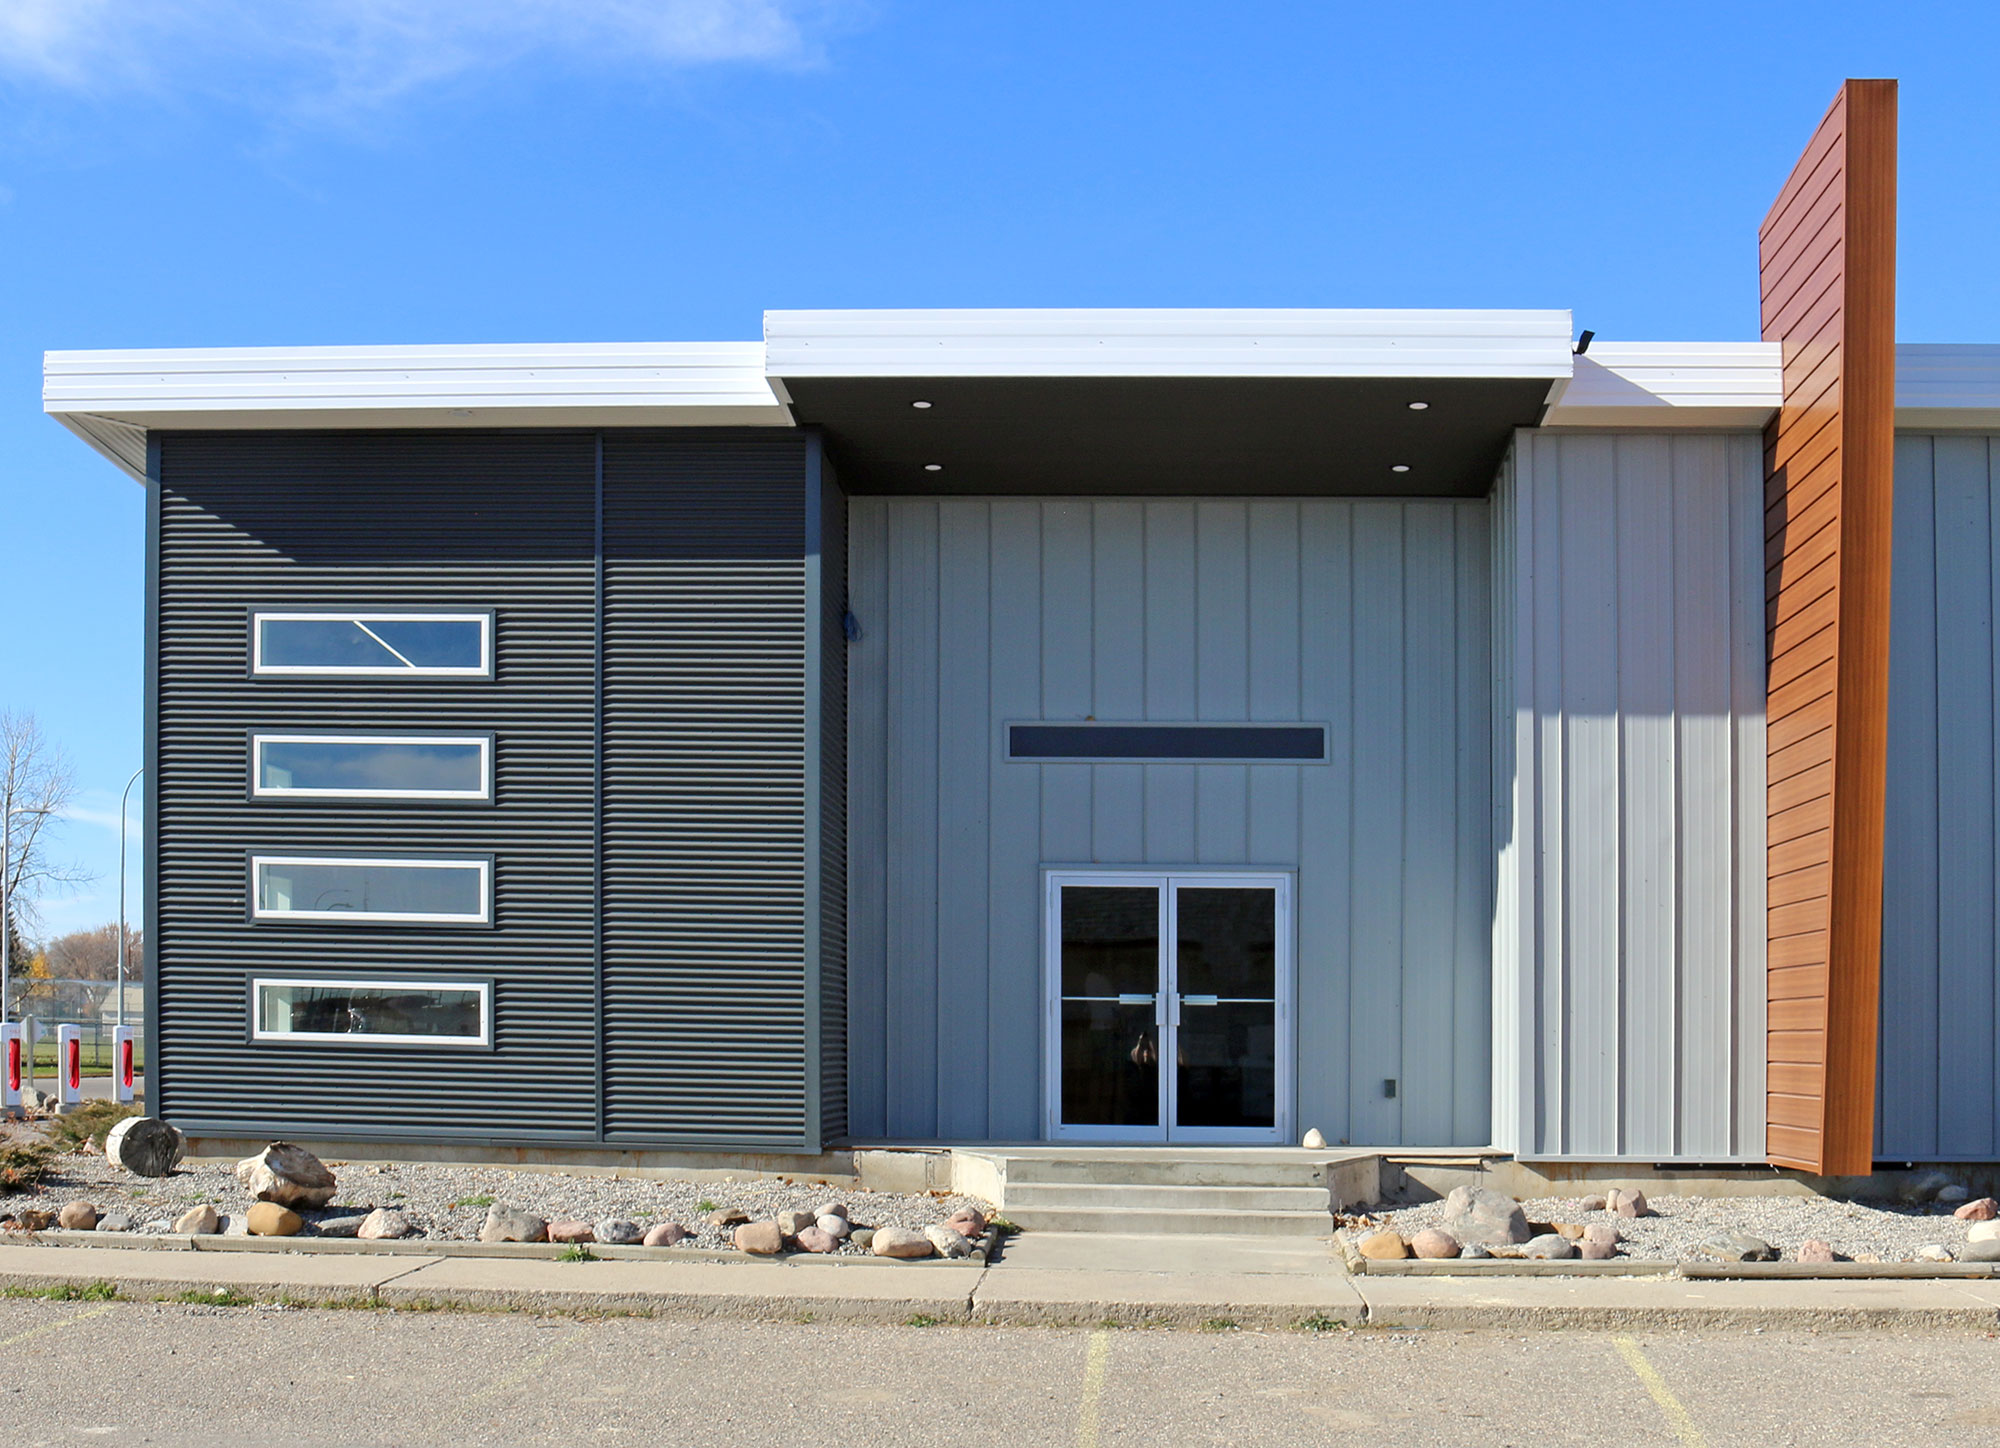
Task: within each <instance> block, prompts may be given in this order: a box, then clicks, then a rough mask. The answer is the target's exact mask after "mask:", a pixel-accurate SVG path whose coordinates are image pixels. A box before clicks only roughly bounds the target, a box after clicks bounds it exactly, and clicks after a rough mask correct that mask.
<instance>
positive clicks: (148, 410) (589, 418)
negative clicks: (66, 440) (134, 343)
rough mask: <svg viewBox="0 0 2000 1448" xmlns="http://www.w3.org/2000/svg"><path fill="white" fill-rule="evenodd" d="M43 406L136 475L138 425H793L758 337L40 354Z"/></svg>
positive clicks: (141, 441)
mask: <svg viewBox="0 0 2000 1448" xmlns="http://www.w3.org/2000/svg"><path fill="white" fill-rule="evenodd" d="M42 410H43V411H44V412H47V413H49V414H50V415H52V416H54V417H55V418H57V419H58V420H59V421H61V422H62V423H63V424H64V425H65V426H66V427H68V428H69V429H70V430H71V431H73V432H75V433H76V434H77V435H78V436H80V437H82V438H83V439H84V440H85V441H86V442H88V443H89V444H90V445H91V446H92V447H94V448H96V449H97V450H98V451H99V452H101V453H103V454H104V455H105V456H106V457H109V458H111V459H112V461H114V462H116V463H117V464H118V465H119V466H120V467H122V468H124V469H125V470H126V471H127V472H130V473H132V474H133V475H134V476H137V477H143V476H144V474H145V433H146V430H147V429H149V428H213V429H222V430H229V429H239V428H240V429H256V428H309V427H338V428H370V427H611V426H617V427H746V426H748V427H757V426H765V427H790V426H791V425H792V416H791V411H790V409H789V408H787V407H786V406H785V405H784V403H783V402H781V401H779V400H778V397H777V396H776V394H775V393H773V392H772V390H771V385H770V383H769V382H767V381H766V380H765V377H764V348H763V345H762V344H761V343H757V342H635V343H581V344H546V345H545V344H530V345H504V346H502V345H488V346H463V347H454V346H430V347H241V348H236V347H230V348H196V349H171V350H146V351H101V352H49V353H47V354H45V356H44V359H43V372H42Z"/></svg>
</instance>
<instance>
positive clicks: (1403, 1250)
mask: <svg viewBox="0 0 2000 1448" xmlns="http://www.w3.org/2000/svg"><path fill="white" fill-rule="evenodd" d="M1354 1250H1355V1251H1357V1252H1359V1253H1360V1254H1361V1255H1362V1256H1364V1257H1366V1258H1367V1259H1368V1260H1369V1261H1371V1262H1401V1261H1402V1260H1403V1259H1404V1258H1406V1257H1408V1256H1409V1255H1410V1244H1409V1243H1408V1242H1406V1241H1404V1240H1403V1234H1402V1233H1401V1232H1391V1231H1388V1230H1386V1229H1384V1230H1383V1231H1380V1232H1370V1233H1369V1234H1368V1235H1367V1236H1365V1237H1363V1238H1362V1239H1361V1240H1360V1241H1359V1242H1356V1243H1355V1244H1354Z"/></svg>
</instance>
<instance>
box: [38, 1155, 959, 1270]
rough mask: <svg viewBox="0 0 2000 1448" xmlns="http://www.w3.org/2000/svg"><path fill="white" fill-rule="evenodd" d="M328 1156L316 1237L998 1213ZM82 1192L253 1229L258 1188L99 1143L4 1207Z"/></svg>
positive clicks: (937, 1201)
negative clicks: (400, 1227) (153, 1175)
mask: <svg viewBox="0 0 2000 1448" xmlns="http://www.w3.org/2000/svg"><path fill="white" fill-rule="evenodd" d="M327 1166H328V1168H329V1169H331V1170H332V1172H333V1174H334V1175H335V1177H336V1178H338V1180H339V1183H340V1190H339V1192H338V1193H337V1194H336V1195H335V1197H334V1199H333V1201H332V1202H331V1203H329V1204H328V1205H327V1207H326V1208H325V1209H324V1210H322V1211H307V1212H301V1213H300V1215H301V1216H303V1217H304V1218H305V1219H306V1224H307V1225H306V1231H305V1233H304V1234H303V1235H306V1236H311V1235H312V1224H313V1223H315V1222H317V1221H319V1220H320V1219H321V1218H324V1217H342V1216H352V1215H355V1214H357V1213H361V1212H367V1211H370V1210H372V1209H373V1208H375V1207H393V1208H395V1209H396V1210H398V1211H400V1212H403V1213H404V1214H406V1215H407V1216H408V1217H409V1218H410V1220H411V1222H412V1223H414V1224H415V1226H416V1227H417V1229H418V1230H419V1231H420V1232H421V1233H422V1234H423V1235H424V1236H425V1237H428V1238H433V1239H439V1240H444V1241H473V1240H476V1239H477V1238H478V1236H479V1227H480V1224H481V1223H483V1222H484V1221H485V1220H486V1209H487V1207H488V1206H490V1205H494V1204H498V1205H500V1206H506V1207H518V1208H519V1209H521V1210H522V1211H526V1212H533V1213H534V1214H535V1215H537V1216H540V1217H546V1218H547V1219H548V1220H550V1221H551V1222H556V1221H570V1220H575V1221H584V1222H598V1221H601V1220H603V1219H604V1218H606V1217H624V1218H627V1219H629V1220H631V1221H634V1222H637V1223H638V1224H639V1225H640V1226H641V1227H642V1228H643V1227H652V1226H657V1225H659V1224H660V1223H663V1222H678V1223H680V1224H681V1225H682V1226H683V1227H686V1228H687V1229H688V1230H689V1231H691V1232H692V1233H693V1234H694V1235H693V1236H691V1237H689V1238H688V1239H687V1240H686V1241H685V1242H684V1243H683V1244H682V1245H684V1246H688V1247H707V1248H716V1249H726V1248H729V1246H730V1241H729V1237H730V1233H731V1231H732V1230H733V1229H732V1228H728V1227H711V1226H709V1225H708V1224H707V1223H706V1222H704V1221H703V1220H702V1218H704V1217H705V1216H707V1215H708V1213H709V1212H710V1211H713V1210H715V1209H716V1208H720V1207H735V1208H738V1209H740V1210H742V1211H744V1212H747V1213H749V1214H750V1216H751V1218H752V1219H753V1220H761V1219H764V1218H768V1217H773V1216H775V1215H776V1214H777V1213H779V1212H782V1211H788V1210H801V1211H809V1210H811V1209H813V1208H815V1207H818V1206H820V1205H822V1204H824V1203H826V1202H845V1203H847V1207H848V1213H849V1216H850V1218H851V1219H852V1221H853V1222H854V1225H855V1226H857V1227H915V1228H918V1229H919V1230H921V1229H922V1228H924V1227H927V1226H931V1225H934V1224H937V1223H942V1222H943V1221H944V1220H945V1219H946V1218H947V1217H949V1216H950V1215H951V1214H952V1213H953V1212H955V1211H957V1210H958V1209H959V1208H961V1207H977V1208H979V1209H980V1210H981V1211H983V1212H985V1213H986V1214H987V1215H989V1216H991V1215H992V1212H993V1208H992V1205H991V1204H990V1203H987V1202H984V1201H981V1200H979V1199H978V1198H976V1197H966V1196H955V1195H950V1194H945V1193H939V1194H931V1193H915V1194H906V1193H899V1192H871V1191H864V1190H861V1189H860V1188H856V1187H843V1186H836V1185H829V1184H828V1183H826V1182H824V1181H817V1180H814V1179H811V1178H770V1177H757V1178H747V1177H746V1178H744V1179H740V1180H724V1181H696V1182H690V1181H661V1180H656V1179H652V1178H643V1177H613V1176H597V1175H581V1174H578V1175H572V1174H569V1173H564V1172H553V1171H508V1170H506V1169H505V1168H502V1167H483V1166H441V1165H437V1164H435V1163H429V1162H419V1163H410V1164H406V1165H400V1166H363V1165H355V1164H349V1163H345V1162H340V1161H328V1162H327ZM77 1200H86V1201H89V1202H92V1203H94V1204H95V1205H96V1207H97V1210H98V1211H99V1212H100V1213H103V1212H107V1211H111V1210H114V1209H115V1210H123V1211H126V1212H129V1213H130V1214H131V1216H132V1219H133V1221H134V1222H135V1223H137V1224H138V1230H139V1231H141V1232H153V1233H161V1232H166V1231H168V1230H169V1229H170V1228H171V1225H172V1223H173V1220H174V1219H175V1218H176V1217H178V1216H180V1214H181V1213H183V1212H185V1211H187V1210H188V1209H189V1208H190V1207H197V1206H200V1205H201V1204H202V1203H204V1202H207V1203H209V1204H210V1205H212V1206H213V1207H214V1208H215V1209H216V1211H217V1212H219V1213H221V1214H222V1215H223V1216H225V1217H229V1218H231V1219H232V1221H231V1223H230V1225H231V1226H233V1227H235V1229H236V1230H238V1231H241V1230H242V1227H241V1223H242V1220H243V1214H244V1212H245V1211H247V1210H248V1208H249V1205H250V1198H249V1196H248V1194H247V1193H246V1192H245V1191H244V1190H243V1188H242V1187H241V1186H240V1185H239V1184H238V1182H237V1180H236V1175H235V1172H234V1171H233V1170H232V1169H231V1166H230V1165H229V1164H227V1163H213V1164H212V1163H206V1162H195V1163H187V1164H184V1165H182V1166H181V1167H180V1168H179V1169H178V1170H177V1171H175V1172H174V1174H173V1175H172V1176H170V1177H162V1178H157V1179H147V1178H141V1177H134V1176H131V1175H128V1174H127V1173H125V1172H122V1171H120V1170H119V1169H118V1168H116V1167H114V1166H112V1165H111V1163H109V1162H108V1161H106V1160H105V1159H104V1158H103V1156H102V1155H100V1154H98V1153H95V1152H73V1153H70V1154H68V1155H65V1156H61V1157H58V1158H57V1167H56V1170H55V1171H53V1172H51V1173H50V1174H49V1175H48V1176H47V1177H45V1178H44V1179H43V1181H42V1184H41V1187H40V1188H39V1190H38V1191H36V1192H33V1193H30V1194H28V1195H24V1196H15V1197H9V1198H4V1199H0V1211H5V1210H10V1209H12V1208H13V1207H17V1206H29V1205H32V1206H39V1207H45V1208H47V1209H48V1210H50V1211H55V1210H57V1209H58V1208H59V1207H61V1206H62V1204H63V1203H65V1202H70V1201H77ZM704 1204H707V1205H704ZM839 1251H840V1254H841V1255H848V1256H866V1255H868V1254H867V1253H866V1251H865V1250H864V1249H862V1248H859V1247H855V1246H852V1245H850V1244H848V1243H846V1242H842V1243H841V1246H840V1249H839Z"/></svg>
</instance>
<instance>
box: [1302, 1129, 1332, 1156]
mask: <svg viewBox="0 0 2000 1448" xmlns="http://www.w3.org/2000/svg"><path fill="white" fill-rule="evenodd" d="M1299 1145H1300V1146H1302V1147H1304V1148H1305V1149H1306V1150H1307V1151H1325V1150H1326V1133H1325V1132H1323V1131H1321V1130H1320V1129H1319V1128H1318V1127H1317V1126H1315V1127H1314V1128H1313V1129H1312V1130H1310V1131H1308V1132H1307V1133H1306V1134H1305V1136H1304V1137H1303V1138H1301V1139H1300V1141H1299Z"/></svg>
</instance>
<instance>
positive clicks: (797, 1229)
mask: <svg viewBox="0 0 2000 1448" xmlns="http://www.w3.org/2000/svg"><path fill="white" fill-rule="evenodd" d="M817 1221H819V1214H818V1213H817V1212H804V1211H790V1212H780V1213H778V1230H779V1231H781V1232H783V1233H784V1234H785V1235H786V1236H787V1237H796V1236H798V1234H799V1233H801V1232H803V1231H804V1230H805V1229H806V1228H807V1227H810V1226H812V1225H813V1224H814V1223H816V1222H817Z"/></svg>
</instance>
